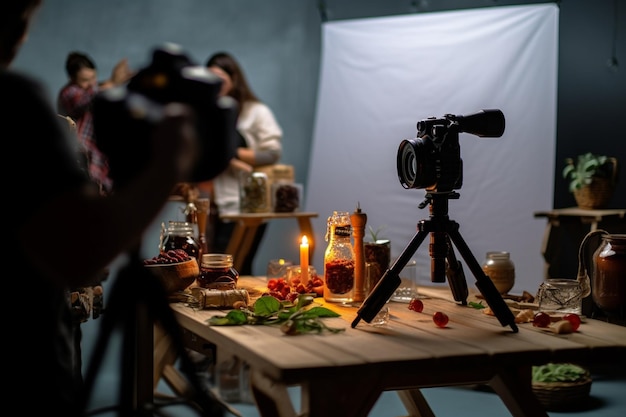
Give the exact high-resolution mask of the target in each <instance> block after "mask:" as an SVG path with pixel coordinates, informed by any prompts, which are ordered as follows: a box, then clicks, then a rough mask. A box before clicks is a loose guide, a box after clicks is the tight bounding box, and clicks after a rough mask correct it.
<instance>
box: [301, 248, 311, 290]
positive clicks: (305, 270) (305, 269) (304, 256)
mask: <svg viewBox="0 0 626 417" xmlns="http://www.w3.org/2000/svg"><path fill="white" fill-rule="evenodd" d="M300 281H302V285H305V286H306V285H307V284H308V283H309V240H308V239H307V238H306V236H302V243H300Z"/></svg>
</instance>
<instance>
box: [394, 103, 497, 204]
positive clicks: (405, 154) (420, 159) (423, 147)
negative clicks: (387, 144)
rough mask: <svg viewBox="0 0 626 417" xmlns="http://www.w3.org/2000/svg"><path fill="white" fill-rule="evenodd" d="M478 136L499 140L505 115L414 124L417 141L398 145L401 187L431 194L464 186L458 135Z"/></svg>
mask: <svg viewBox="0 0 626 417" xmlns="http://www.w3.org/2000/svg"><path fill="white" fill-rule="evenodd" d="M462 132H467V133H471V134H473V135H476V136H480V137H493V138H496V137H500V136H502V134H503V133H504V114H503V113H502V112H501V111H500V110H481V111H480V112H478V113H475V114H471V115H468V116H455V115H452V114H446V115H445V116H443V117H442V118H440V119H437V118H434V117H431V118H428V119H425V120H422V121H419V122H417V138H416V139H405V140H403V141H402V142H401V143H400V147H399V148H398V155H397V170H398V178H399V180H400V184H402V186H403V187H404V188H425V189H426V190H427V191H431V192H451V191H452V190H458V189H460V188H461V186H462V185H463V160H462V159H461V147H460V145H459V133H462Z"/></svg>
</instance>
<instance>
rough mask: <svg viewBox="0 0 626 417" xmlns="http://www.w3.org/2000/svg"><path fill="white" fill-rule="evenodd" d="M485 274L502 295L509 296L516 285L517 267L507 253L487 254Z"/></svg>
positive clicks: (484, 267) (493, 252)
mask: <svg viewBox="0 0 626 417" xmlns="http://www.w3.org/2000/svg"><path fill="white" fill-rule="evenodd" d="M483 272H484V273H485V274H486V275H487V276H488V277H489V279H491V281H492V282H493V285H494V286H495V287H496V289H497V290H498V292H499V293H500V294H507V293H508V292H509V291H511V288H513V285H515V265H514V264H513V261H511V255H510V254H509V252H506V251H491V252H487V255H486V258H485V262H484V263H483Z"/></svg>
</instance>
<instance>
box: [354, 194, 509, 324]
mask: <svg viewBox="0 0 626 417" xmlns="http://www.w3.org/2000/svg"><path fill="white" fill-rule="evenodd" d="M458 197H459V194H458V193H456V192H453V191H452V192H430V193H427V194H426V199H425V201H424V202H423V203H421V204H420V208H423V207H425V206H426V205H427V204H429V205H430V219H429V220H421V221H420V222H419V223H418V224H417V229H418V232H417V233H416V234H415V236H413V238H412V239H411V241H410V242H409V244H408V245H407V247H406V248H405V249H404V251H403V252H402V253H401V254H400V256H399V257H398V259H397V260H396V261H395V262H394V264H393V265H392V266H391V267H390V268H389V269H387V271H385V274H384V275H383V276H382V277H381V279H380V280H379V281H378V284H376V286H375V287H374V289H373V290H372V292H371V293H370V295H369V296H368V297H367V298H366V299H365V301H364V302H363V304H362V305H361V307H360V308H359V310H358V311H357V317H356V319H354V321H353V322H352V327H353V328H354V327H356V326H357V324H358V323H359V321H360V320H361V318H363V319H365V321H366V322H368V323H370V322H371V321H372V320H373V319H374V317H375V316H376V314H378V312H379V311H380V309H381V308H382V307H383V305H384V304H385V303H386V302H387V300H388V299H389V297H391V295H392V294H393V292H394V291H395V290H396V288H398V286H399V285H400V283H401V280H400V276H399V273H400V271H402V269H403V268H404V267H405V265H406V264H407V262H408V261H409V260H410V259H411V257H412V256H413V255H414V254H415V251H417V249H418V248H419V246H420V245H421V243H422V242H423V241H424V239H426V236H427V235H429V234H430V235H431V245H430V255H431V257H432V268H431V274H432V279H433V281H434V282H444V281H445V274H446V273H447V276H448V284H449V285H450V289H451V291H452V294H453V296H454V299H455V301H457V302H461V303H462V304H467V300H466V299H467V295H468V291H467V282H466V281H465V277H464V274H463V270H462V268H461V265H460V262H458V261H457V260H456V258H455V256H454V250H453V248H452V243H454V244H455V245H456V247H457V249H458V250H459V252H460V254H461V256H462V257H463V259H464V260H465V262H466V263H467V265H468V266H469V268H470V270H471V271H472V273H473V274H474V277H475V278H476V287H477V288H478V290H479V291H480V292H481V294H482V295H483V297H484V298H485V300H486V301H487V304H488V305H489V307H490V308H491V310H492V311H493V312H494V314H495V316H496V317H497V318H498V321H499V322H500V324H501V325H502V326H506V325H508V326H511V329H512V330H513V332H515V333H517V332H518V330H519V329H518V328H517V324H516V323H515V317H514V316H513V313H512V312H511V310H510V309H509V307H508V306H507V305H506V303H505V302H504V300H503V299H502V296H501V295H500V293H499V292H498V290H496V287H495V286H494V284H493V282H492V281H491V280H490V279H489V277H488V276H487V275H485V273H484V272H483V270H482V267H481V266H480V264H479V263H478V261H477V260H476V258H475V257H474V255H472V252H471V250H470V248H469V247H468V246H467V244H466V243H465V241H464V240H463V237H462V236H461V234H460V233H459V224H458V223H457V222H455V221H453V220H450V219H449V217H448V200H449V199H456V198H458ZM446 260H447V262H448V268H447V271H446Z"/></svg>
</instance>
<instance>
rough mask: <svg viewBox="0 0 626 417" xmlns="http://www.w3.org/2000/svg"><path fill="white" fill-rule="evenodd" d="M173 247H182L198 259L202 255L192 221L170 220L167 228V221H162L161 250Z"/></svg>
mask: <svg viewBox="0 0 626 417" xmlns="http://www.w3.org/2000/svg"><path fill="white" fill-rule="evenodd" d="M171 249H182V250H184V251H185V252H187V254H188V255H189V256H193V257H194V258H196V259H198V257H199V256H200V243H199V242H198V240H197V239H196V237H195V234H194V228H193V224H192V223H189V222H181V221H174V220H170V221H169V222H168V226H167V228H166V227H165V223H161V242H160V244H159V250H160V251H161V252H167V251H168V250H171Z"/></svg>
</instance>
